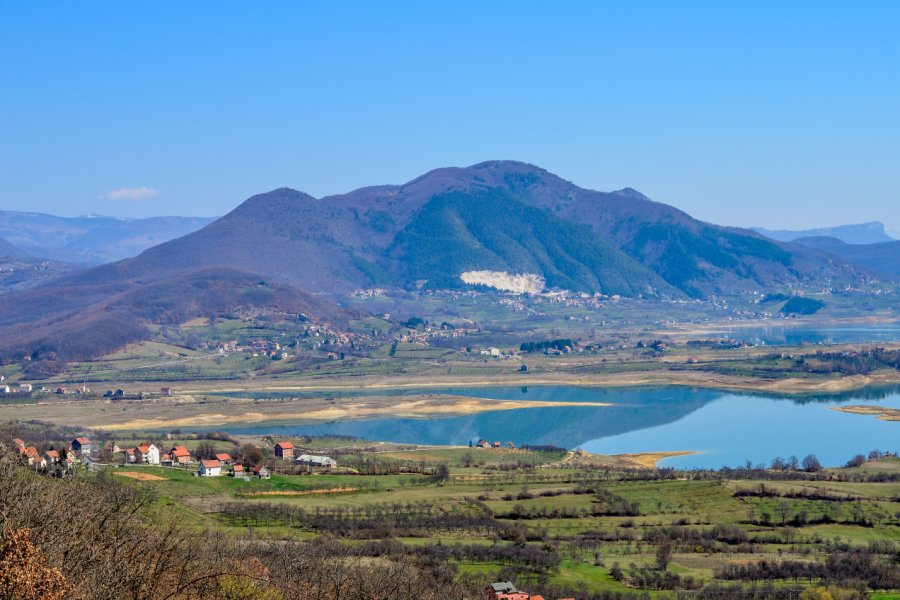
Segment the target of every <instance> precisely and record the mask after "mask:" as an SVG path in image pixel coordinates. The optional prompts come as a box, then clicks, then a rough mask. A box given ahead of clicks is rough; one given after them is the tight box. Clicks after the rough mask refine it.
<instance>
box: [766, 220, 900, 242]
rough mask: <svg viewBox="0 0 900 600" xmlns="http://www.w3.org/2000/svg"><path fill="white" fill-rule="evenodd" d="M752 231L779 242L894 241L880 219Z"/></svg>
mask: <svg viewBox="0 0 900 600" xmlns="http://www.w3.org/2000/svg"><path fill="white" fill-rule="evenodd" d="M753 231H756V232H757V233H761V234H762V235H764V236H766V237H768V238H771V239H773V240H777V241H779V242H793V241H794V240H799V239H801V238H809V237H831V238H836V239H838V240H841V241H842V242H845V243H847V244H878V243H881V242H892V241H894V239H893V238H892V237H890V236H889V235H888V234H887V232H886V231H885V230H884V224H883V223H881V222H880V221H872V222H870V223H860V224H858V225H839V226H837V227H822V228H819V229H805V230H801V231H792V230H789V229H778V230H772V229H764V228H762V227H754V228H753Z"/></svg>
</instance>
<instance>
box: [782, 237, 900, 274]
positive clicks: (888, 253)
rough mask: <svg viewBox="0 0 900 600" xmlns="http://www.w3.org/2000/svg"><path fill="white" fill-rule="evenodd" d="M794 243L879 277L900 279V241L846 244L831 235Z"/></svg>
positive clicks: (802, 239) (804, 239)
mask: <svg viewBox="0 0 900 600" xmlns="http://www.w3.org/2000/svg"><path fill="white" fill-rule="evenodd" d="M794 244H797V245H800V246H804V247H807V248H814V249H816V250H819V251H821V252H826V253H828V254H831V255H833V256H836V257H838V258H839V259H841V260H843V261H846V262H848V263H851V264H854V265H858V266H859V267H861V268H864V269H867V270H869V271H871V272H872V273H874V274H875V275H877V276H879V277H882V278H885V279H891V280H894V281H900V241H892V242H882V243H880V244H846V243H844V242H842V241H841V240H837V239H835V238H833V237H808V238H801V239H799V240H796V241H795V242H794Z"/></svg>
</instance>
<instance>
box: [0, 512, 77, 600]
mask: <svg viewBox="0 0 900 600" xmlns="http://www.w3.org/2000/svg"><path fill="white" fill-rule="evenodd" d="M4 538H5V539H4V540H3V542H2V543H0V598H2V599H3V600H13V599H15V600H64V599H67V598H79V597H81V594H78V593H77V592H76V590H75V587H74V586H73V585H72V584H71V583H69V581H68V580H67V579H66V576H65V575H64V574H63V572H62V571H60V570H59V569H56V568H54V567H50V566H47V564H46V563H45V562H44V559H43V557H42V556H41V555H40V554H39V552H38V551H37V550H36V549H35V547H34V546H33V545H32V543H31V532H30V531H29V530H28V529H16V530H13V531H7V532H6V534H5V536H4Z"/></svg>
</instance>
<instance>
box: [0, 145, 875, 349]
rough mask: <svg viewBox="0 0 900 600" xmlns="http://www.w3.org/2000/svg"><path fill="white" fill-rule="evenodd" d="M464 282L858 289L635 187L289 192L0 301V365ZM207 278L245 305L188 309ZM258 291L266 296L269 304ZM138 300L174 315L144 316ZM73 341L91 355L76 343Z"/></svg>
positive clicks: (838, 274) (430, 180)
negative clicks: (482, 275) (383, 292)
mask: <svg viewBox="0 0 900 600" xmlns="http://www.w3.org/2000/svg"><path fill="white" fill-rule="evenodd" d="M470 271H491V272H505V273H509V274H514V275H521V274H529V275H531V276H534V279H535V280H537V279H540V280H543V281H545V282H546V285H547V286H548V287H557V288H564V289H570V290H575V291H584V292H601V293H605V294H620V295H623V296H631V297H636V296H645V297H659V296H668V297H705V296H709V295H712V294H727V293H738V292H748V291H768V290H772V289H781V288H784V287H787V286H804V285H813V284H815V285H820V284H823V283H824V282H825V281H832V282H840V281H853V282H855V281H859V280H861V279H863V278H865V277H868V273H867V272H866V271H865V270H864V269H861V268H858V267H854V266H851V265H848V264H846V263H844V262H841V261H840V260H835V259H834V257H832V256H830V255H828V254H824V253H822V252H821V251H819V250H817V249H813V248H808V247H806V246H803V245H799V244H793V245H785V244H782V243H778V242H774V241H772V240H770V239H767V238H766V237H764V236H762V235H760V234H758V233H756V232H753V231H750V230H744V229H737V228H726V227H720V226H717V225H712V224H709V223H704V222H702V221H698V220H696V219H694V218H692V217H690V216H689V215H687V214H685V213H684V212H682V211H680V210H678V209H676V208H673V207H671V206H667V205H665V204H661V203H657V202H653V201H651V200H650V199H648V198H647V197H645V196H643V195H642V194H640V193H639V192H637V191H635V190H632V189H628V188H626V189H623V190H619V191H615V192H608V193H605V192H596V191H591V190H586V189H582V188H579V187H578V186H576V185H574V184H572V183H570V182H568V181H565V180H563V179H561V178H559V177H557V176H555V175H553V174H551V173H549V172H547V171H545V170H543V169H540V168H538V167H535V166H533V165H529V164H524V163H518V162H508V161H492V162H485V163H481V164H478V165H474V166H472V167H468V168H444V169H437V170H435V171H431V172H429V173H427V174H425V175H423V176H421V177H419V178H417V179H414V180H413V181H410V182H409V183H406V184H403V185H384V186H377V187H368V188H362V189H359V190H356V191H354V192H350V193H348V194H344V195H339V196H330V197H326V198H321V199H317V198H313V197H312V196H309V195H307V194H304V193H302V192H299V191H296V190H292V189H287V188H282V189H278V190H274V191H272V192H268V193H265V194H260V195H258V196H253V197H252V198H250V199H248V200H246V201H245V202H244V203H243V204H241V205H240V206H238V207H237V208H236V209H234V210H233V211H232V212H230V213H229V214H227V215H225V216H224V217H222V218H220V219H217V220H215V221H213V222H211V223H209V224H207V225H206V226H205V227H203V228H201V229H199V230H198V231H195V232H193V233H189V234H187V235H184V236H183V237H179V238H177V239H173V240H171V241H168V242H165V243H162V244H159V245H157V246H154V247H152V248H149V249H147V250H145V251H144V252H142V253H141V254H140V255H138V256H136V257H134V258H130V259H126V260H122V261H119V262H116V263H112V264H108V265H103V266H99V267H94V268H91V269H88V270H85V271H82V272H79V273H77V274H73V275H70V276H66V277H62V278H60V279H58V280H56V281H54V282H51V283H47V284H45V285H43V286H41V287H39V288H36V289H32V290H27V291H24V292H20V293H14V294H7V295H5V296H2V297H0V340H3V341H0V357H2V356H4V355H5V356H10V355H14V354H19V355H21V353H22V352H26V353H32V354H34V353H37V355H40V354H44V355H50V354H54V355H55V356H64V357H66V358H72V357H85V356H87V355H90V354H93V353H96V352H98V351H100V350H108V349H111V348H110V347H115V346H116V344H121V343H124V342H126V341H129V340H133V339H140V337H141V336H142V335H145V333H140V332H141V331H145V330H144V329H143V326H142V325H141V324H142V323H146V322H154V323H159V322H164V323H178V322H181V321H180V320H183V319H186V318H190V317H191V316H209V315H210V314H211V313H217V312H221V311H228V310H231V309H233V308H234V307H235V306H237V305H238V304H239V303H240V302H244V303H245V305H246V304H256V305H261V304H262V305H264V304H265V303H266V302H276V303H279V304H285V303H287V299H288V298H290V297H291V294H292V293H293V294H295V297H296V298H298V299H301V300H299V301H298V302H297V303H300V304H305V305H308V308H309V310H310V312H311V313H312V314H314V315H315V316H317V317H318V318H320V319H335V318H341V315H342V314H344V313H342V312H341V309H338V307H337V305H336V304H331V303H329V302H326V301H325V300H323V299H322V295H325V296H330V297H331V298H332V299H333V300H338V301H339V300H340V299H341V298H346V294H347V293H348V292H350V291H352V290H354V289H357V288H366V287H372V286H380V287H396V288H405V289H417V288H431V289H448V288H450V289H453V288H465V287H468V284H466V283H465V282H464V281H463V279H462V274H463V273H467V272H470ZM197 274H199V275H197ZM217 276H222V277H226V276H227V279H228V280H230V281H232V282H233V287H234V289H236V290H244V291H245V292H246V293H240V294H234V293H231V294H221V295H219V296H217V295H215V294H211V295H206V296H204V298H205V300H204V302H194V301H193V299H192V295H193V294H197V293H199V292H198V288H197V286H198V285H200V284H199V283H198V282H200V281H205V282H208V286H212V287H215V286H214V284H213V281H214V279H215V277H217ZM259 281H264V282H267V283H265V284H264V286H263V287H264V289H267V290H269V291H267V292H266V293H265V294H263V293H262V292H261V291H260V289H263V288H258V287H256V286H257V283H258V282H259ZM286 286H290V287H286ZM204 289H206V288H204ZM163 290H164V291H165V293H162V291H163ZM250 290H254V292H253V293H250ZM289 290H293V291H289ZM313 295H317V296H313ZM147 297H157V298H161V299H164V301H165V303H168V305H170V307H171V308H170V309H163V308H161V307H157V308H155V309H154V308H153V307H149V306H147V305H146V303H145V302H144V301H143V300H142V299H144V298H147ZM295 304H296V303H295ZM113 309H114V310H113ZM113 314H114V315H116V316H115V318H112V316H111V315H113ZM86 315H87V316H88V317H90V318H91V319H106V320H105V321H104V326H103V327H102V328H99V329H98V328H97V327H92V328H90V329H85V323H87V322H89V320H90V319H88V318H86ZM344 316H345V315H344ZM98 330H99V331H103V332H105V333H104V334H102V335H101V334H98V333H96V331H98ZM76 334H78V335H76ZM79 335H81V336H90V339H92V340H94V341H93V342H92V343H91V344H79V343H78V342H77V341H76V340H78V339H79ZM98 337H103V338H104V339H106V340H114V342H109V343H107V342H105V341H104V342H103V343H99V342H97V341H96V338H98Z"/></svg>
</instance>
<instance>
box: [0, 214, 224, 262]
mask: <svg viewBox="0 0 900 600" xmlns="http://www.w3.org/2000/svg"><path fill="white" fill-rule="evenodd" d="M211 221H213V219H211V218H204V217H152V218H149V219H118V218H114V217H99V216H85V217H56V216H53V215H45V214H40V213H27V212H13V211H0V237H3V238H6V239H7V240H8V241H9V242H11V243H12V244H14V245H15V246H17V247H18V248H20V249H22V250H24V251H26V252H28V253H29V254H31V255H33V256H40V257H41V258H48V259H53V260H59V261H64V262H69V263H84V264H90V265H96V264H101V263H106V262H111V261H114V260H121V259H123V258H130V257H132V256H136V255H138V254H140V253H141V252H142V251H144V250H146V249H147V248H150V247H151V246H155V245H157V244H161V243H163V242H167V241H169V240H172V239H175V238H177V237H181V236H183V235H185V234H188V233H190V232H192V231H196V230H197V229H200V228H201V227H203V226H204V225H206V224H207V223H210V222H211Z"/></svg>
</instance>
